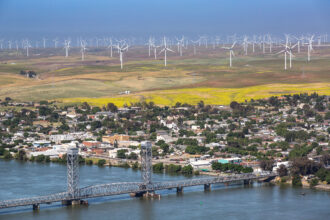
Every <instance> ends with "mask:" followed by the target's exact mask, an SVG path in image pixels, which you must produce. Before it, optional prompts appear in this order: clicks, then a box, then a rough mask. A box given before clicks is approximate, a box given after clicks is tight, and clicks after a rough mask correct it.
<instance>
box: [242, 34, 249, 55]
mask: <svg viewBox="0 0 330 220" xmlns="http://www.w3.org/2000/svg"><path fill="white" fill-rule="evenodd" d="M248 46H249V42H248V38H247V36H244V40H243V48H244V51H245V55H246V56H247V53H248Z"/></svg>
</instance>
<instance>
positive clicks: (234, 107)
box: [230, 101, 241, 110]
mask: <svg viewBox="0 0 330 220" xmlns="http://www.w3.org/2000/svg"><path fill="white" fill-rule="evenodd" d="M230 108H231V109H233V110H239V109H240V108H241V105H240V104H239V103H238V102H236V101H233V102H231V103H230Z"/></svg>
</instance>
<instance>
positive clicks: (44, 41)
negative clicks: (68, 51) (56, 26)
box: [42, 37, 47, 49]
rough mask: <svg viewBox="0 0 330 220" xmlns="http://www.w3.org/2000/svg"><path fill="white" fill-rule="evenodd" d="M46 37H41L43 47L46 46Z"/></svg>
mask: <svg viewBox="0 0 330 220" xmlns="http://www.w3.org/2000/svg"><path fill="white" fill-rule="evenodd" d="M46 40H47V39H46V38H45V37H44V38H42V41H43V44H44V49H45V48H46Z"/></svg>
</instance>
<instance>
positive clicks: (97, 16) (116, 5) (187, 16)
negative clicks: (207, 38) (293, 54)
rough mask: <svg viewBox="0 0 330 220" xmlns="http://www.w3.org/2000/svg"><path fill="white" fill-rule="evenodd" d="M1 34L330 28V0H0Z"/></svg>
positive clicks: (320, 30) (254, 31) (321, 30)
mask: <svg viewBox="0 0 330 220" xmlns="http://www.w3.org/2000/svg"><path fill="white" fill-rule="evenodd" d="M0 28H1V31H0V36H1V35H4V36H8V35H10V36H14V35H16V36H19V35H21V36H22V35H23V36H24V35H45V34H54V35H56V34H61V35H63V34H65V35H79V34H86V35H97V34H121V35H126V34H127V35H149V34H196V35H197V34H204V33H205V34H223V35H225V34H232V33H237V34H257V33H260V34H261V33H272V34H282V33H293V34H295V33H310V32H313V33H315V32H317V33H325V32H329V33H330V0H162V1H160V0H0Z"/></svg>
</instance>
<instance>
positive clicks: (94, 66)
mask: <svg viewBox="0 0 330 220" xmlns="http://www.w3.org/2000/svg"><path fill="white" fill-rule="evenodd" d="M278 50H280V48H277V49H275V51H278ZM197 51H198V54H197V55H196V56H194V55H193V53H192V48H189V49H188V50H186V51H184V56H183V57H180V56H179V55H178V53H175V54H172V53H169V55H168V66H167V68H165V67H164V66H163V62H164V61H163V55H158V58H159V59H158V60H153V55H152V56H151V57H150V58H149V57H148V51H147V48H142V47H136V48H132V49H130V50H129V51H128V52H127V53H125V54H124V70H120V66H119V64H120V63H119V59H118V54H117V53H116V52H115V50H114V57H113V58H110V57H109V56H108V53H109V52H108V51H107V50H102V49H96V48H91V49H90V50H89V51H88V52H87V54H86V59H85V61H81V59H80V54H79V50H78V49H73V50H71V51H70V56H69V58H64V56H63V55H64V50H63V49H46V50H31V54H32V55H31V56H30V57H29V58H28V59H27V58H26V57H24V51H19V53H18V55H17V54H16V52H15V53H14V52H10V53H9V52H8V51H2V52H0V76H1V78H0V98H1V99H3V98H4V97H11V98H14V99H17V100H23V101H30V100H32V101H38V100H54V99H56V100H63V99H65V100H66V101H67V100H70V99H74V98H76V99H77V98H78V99H79V100H82V99H83V98H100V97H102V98H104V97H114V98H115V97H123V96H119V93H120V92H122V91H125V90H129V91H131V94H132V95H134V94H136V95H138V94H143V93H144V92H153V91H154V92H155V94H156V93H157V94H160V93H159V91H160V90H167V91H168V90H173V91H176V90H180V89H189V88H215V89H221V88H227V89H230V88H236V89H239V88H248V87H253V86H262V85H270V84H276V85H281V84H286V85H287V84H305V85H308V84H310V85H311V87H313V86H312V85H316V84H317V83H322V85H326V86H327V85H329V83H330V47H319V48H318V47H315V51H314V52H313V54H312V61H311V62H309V63H307V62H306V48H304V49H303V50H302V51H301V53H300V54H296V52H295V55H296V56H295V58H294V60H293V68H292V69H290V70H287V71H284V69H283V66H284V58H283V56H282V55H273V54H269V53H266V54H262V53H261V52H260V51H257V53H255V54H253V55H252V54H250V55H248V56H245V55H244V54H243V50H242V49H241V48H239V47H237V49H236V50H235V54H236V57H234V58H233V67H232V68H229V67H228V57H227V56H228V54H227V53H226V52H225V51H224V50H222V49H220V48H216V49H212V48H208V49H206V48H198V49H197ZM250 53H251V52H250ZM33 54H38V55H33ZM50 54H51V55H50ZM21 70H33V71H35V72H37V73H38V78H37V79H28V78H26V77H24V76H21V75H20V74H19V72H20V71H21ZM320 85H321V84H320ZM307 87H308V86H307ZM260 88H261V87H260ZM313 88H314V87H313ZM182 91H184V90H182ZM295 91H299V90H295ZM306 91H307V92H308V89H307V90H304V92H306ZM310 91H312V90H310ZM313 91H314V90H313ZM260 92H261V93H262V91H260ZM275 92H276V91H275ZM269 94H271V93H269ZM329 95H330V94H329ZM202 98H204V97H203V96H201V99H202Z"/></svg>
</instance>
